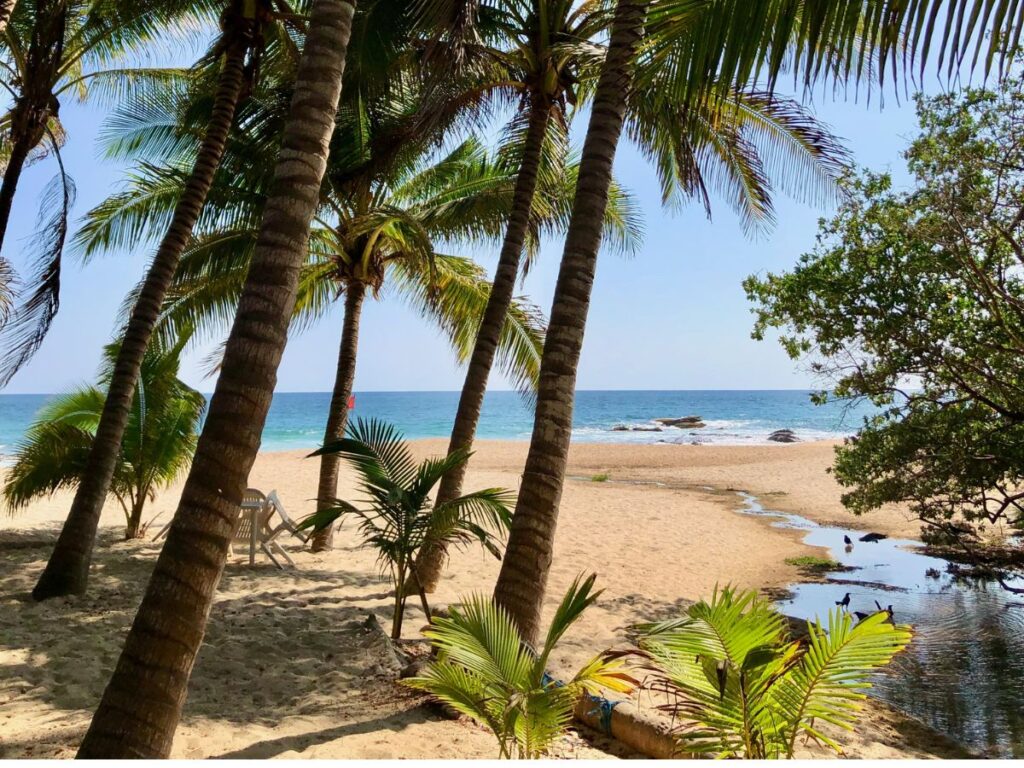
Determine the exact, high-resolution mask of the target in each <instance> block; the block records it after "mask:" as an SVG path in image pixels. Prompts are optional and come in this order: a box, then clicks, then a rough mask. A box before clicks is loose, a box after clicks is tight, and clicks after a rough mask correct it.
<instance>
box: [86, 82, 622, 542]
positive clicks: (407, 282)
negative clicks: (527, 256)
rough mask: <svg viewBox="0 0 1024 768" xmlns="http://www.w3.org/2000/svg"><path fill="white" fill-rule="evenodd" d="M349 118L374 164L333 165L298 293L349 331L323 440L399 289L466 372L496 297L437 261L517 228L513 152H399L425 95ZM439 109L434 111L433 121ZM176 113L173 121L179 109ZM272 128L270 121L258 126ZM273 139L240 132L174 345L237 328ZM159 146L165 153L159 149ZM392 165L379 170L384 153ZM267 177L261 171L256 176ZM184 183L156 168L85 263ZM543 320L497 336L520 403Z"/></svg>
mask: <svg viewBox="0 0 1024 768" xmlns="http://www.w3.org/2000/svg"><path fill="white" fill-rule="evenodd" d="M350 97H351V93H350V95H349V97H347V98H346V106H345V107H343V109H342V110H341V114H340V116H339V121H338V128H337V129H336V133H335V143H336V144H338V143H342V144H344V142H345V140H346V138H349V139H350V145H355V146H360V142H362V143H366V144H368V145H370V147H371V149H370V151H369V152H368V153H367V152H365V151H364V152H351V151H346V150H344V149H342V150H341V151H339V152H338V153H336V154H335V155H333V157H332V160H331V163H330V166H329V168H328V173H327V177H326V183H325V186H324V191H323V192H322V195H321V197H322V204H321V207H320V211H319V212H318V215H317V217H316V219H315V220H314V227H313V231H312V236H311V239H310V251H309V259H308V260H307V263H306V265H305V266H304V268H303V272H302V275H301V277H300V281H299V294H298V299H297V302H296V309H295V322H296V323H297V324H299V327H307V326H308V325H309V324H311V323H312V322H313V321H315V320H317V319H318V318H320V317H321V316H322V315H323V314H324V312H326V311H327V309H328V308H329V307H330V305H331V303H332V301H333V300H336V299H337V298H339V297H340V296H342V295H343V296H344V299H345V312H344V321H343V327H342V334H341V343H340V347H339V355H338V365H337V368H336V376H335V383H334V388H333V393H332V397H331V406H330V409H329V412H328V417H327V425H326V429H325V434H324V442H325V443H326V442H330V441H332V440H337V439H339V438H340V437H341V436H342V435H343V434H344V428H345V421H346V418H347V415H348V408H347V405H348V402H349V398H350V395H351V394H352V382H353V379H354V374H355V361H356V351H357V345H358V330H359V319H360V314H361V309H362V306H363V302H364V300H365V297H366V295H367V292H369V293H370V295H371V296H374V297H377V296H378V295H379V294H380V292H381V290H382V289H388V288H390V289H392V290H391V293H397V294H398V295H399V296H402V297H404V298H406V299H407V300H408V301H409V302H410V303H411V304H412V305H413V306H414V307H416V308H418V309H419V310H420V311H421V312H423V314H424V315H425V316H426V317H427V318H428V319H430V320H432V321H434V322H436V323H437V324H438V325H439V326H440V327H441V329H442V330H443V331H444V332H445V333H446V334H447V335H448V337H449V338H450V340H451V342H452V345H453V347H454V348H455V350H456V352H457V354H458V357H459V359H460V360H464V359H465V358H466V357H467V356H468V354H469V351H470V349H471V347H472V343H473V339H474V338H475V336H476V329H477V328H478V327H479V323H480V318H481V316H482V315H483V312H484V307H485V306H486V304H487V300H488V293H489V290H490V288H489V285H488V284H487V283H486V281H485V278H484V275H483V273H482V270H480V269H479V268H478V267H477V266H476V265H474V264H473V263H472V262H471V261H470V260H468V259H465V258H462V257H457V256H451V255H445V254H440V253H438V252H437V251H436V248H437V247H438V245H439V244H440V243H441V242H444V243H446V244H452V243H455V242H458V241H464V242H470V241H476V242H480V241H486V240H491V239H494V238H496V237H497V236H499V233H500V232H501V230H502V229H503V227H504V224H505V221H506V220H507V216H508V211H509V208H510V198H511V196H512V190H513V186H514V174H515V171H514V168H512V167H511V164H510V163H509V162H508V160H507V154H506V153H500V154H499V156H497V157H492V156H490V155H489V154H488V153H487V152H486V151H485V150H484V148H483V146H482V145H481V144H480V142H479V141H477V140H476V139H468V140H466V141H464V142H463V143H461V144H460V145H458V146H457V147H455V148H454V149H453V150H452V151H450V152H449V153H448V154H446V155H444V156H442V157H440V158H436V159H435V153H433V152H432V151H431V150H430V148H429V146H430V144H431V143H432V142H430V137H429V136H425V135H423V134H422V133H421V134H419V135H418V136H417V137H416V139H415V140H410V139H404V140H403V142H402V143H401V145H400V146H399V147H397V148H396V147H395V146H394V142H393V141H392V140H391V138H390V137H391V136H394V135H397V136H402V137H405V136H406V135H407V134H408V133H409V131H408V126H409V125H410V124H415V123H416V122H419V121H421V120H422V112H423V108H422V107H421V102H422V99H421V97H420V95H419V94H418V93H417V92H415V91H412V92H410V93H409V94H406V95H396V94H395V93H393V92H390V93H387V94H386V96H385V97H384V98H383V99H381V100H380V101H381V102H382V103H379V104H378V103H375V102H374V100H373V99H359V100H358V101H357V104H356V106H355V107H350V106H349V104H348V102H349V99H350ZM436 108H437V105H434V104H431V105H429V106H428V109H429V110H433V109H436ZM172 111H173V110H172ZM164 112H166V110H161V109H149V108H147V109H146V110H145V112H144V117H143V119H141V120H138V119H133V116H132V115H126V116H125V119H122V120H119V121H118V123H117V126H118V133H119V138H118V139H117V141H118V142H119V143H120V142H123V141H124V139H123V138H121V137H120V136H122V135H127V136H129V137H133V136H139V135H148V134H149V133H150V132H151V131H153V130H155V129H156V128H157V127H158V126H161V125H164V124H166V123H167V122H168V116H167V115H165V114H164ZM254 122H258V123H259V124H260V125H261V126H267V125H273V124H274V118H273V116H272V115H265V116H264V117H263V118H260V119H258V120H254ZM266 134H267V129H266V128H265V127H263V128H261V130H260V131H258V132H256V135H255V136H253V137H249V136H248V135H247V134H246V133H245V132H242V131H239V132H236V134H235V135H234V137H233V138H232V141H231V146H230V147H229V149H228V151H227V153H226V156H225V167H226V168H227V170H228V172H227V173H225V174H222V175H221V179H220V181H219V182H218V183H217V184H216V185H215V188H214V190H213V191H212V193H211V200H210V203H209V204H208V206H207V209H206V212H205V213H204V218H205V219H206V221H205V222H203V223H201V224H200V226H199V230H200V235H199V236H198V237H197V239H196V242H195V243H194V244H193V246H191V247H190V248H189V249H188V251H187V252H186V255H185V256H184V259H183V261H182V263H181V264H180V266H179V270H178V275H177V277H176V279H175V285H174V286H173V287H172V289H171V294H170V296H169V300H168V302H167V305H166V306H165V308H164V310H163V313H162V319H161V323H160V329H159V331H158V332H159V333H160V334H161V335H162V336H164V337H165V338H167V339H171V338H174V334H175V332H176V329H177V328H179V327H182V326H186V327H190V328H191V327H196V328H203V329H204V330H205V331H206V332H207V333H209V332H211V331H212V330H213V326H215V325H216V322H215V321H216V320H218V319H223V318H226V317H230V315H231V313H232V312H233V311H234V308H235V307H236V306H237V297H238V294H239V293H240V291H241V286H242V284H243V282H244V278H245V272H246V270H247V269H248V265H249V260H250V258H251V254H252V248H253V245H254V242H255V232H254V231H253V227H254V224H253V223H252V222H255V221H256V220H257V218H258V212H259V210H260V208H261V206H262V204H263V200H264V197H265V194H264V193H263V192H262V191H261V190H262V189H265V188H266V183H265V182H264V181H263V180H261V179H259V178H258V177H254V175H253V174H254V171H253V169H252V168H251V164H250V163H248V161H247V158H249V157H252V156H254V155H255V154H258V153H259V151H260V150H261V148H262V147H261V144H260V142H261V141H262V140H263V139H262V137H263V136H265V135H266ZM156 145H157V147H158V148H160V147H161V146H162V142H156ZM381 153H382V154H384V155H386V157H387V158H388V162H386V163H382V162H379V161H377V160H376V159H375V157H374V155H376V154H381ZM577 167H578V166H577V164H576V163H574V162H573V161H572V158H571V157H570V158H569V165H568V167H566V168H565V169H564V173H562V174H560V175H558V176H557V177H556V175H555V174H550V175H548V176H547V177H546V181H545V184H544V186H543V194H542V195H540V196H539V197H538V199H537V200H535V202H534V205H533V209H532V211H531V214H530V221H529V223H528V248H529V249H530V250H531V251H533V250H534V249H536V247H537V245H538V242H539V238H540V236H541V235H542V234H543V233H546V232H554V231H557V230H558V229H559V228H560V227H561V226H563V224H564V222H565V220H566V219H567V216H568V210H569V206H570V204H571V194H572V190H573V180H574V178H575V171H576V169H577ZM256 173H257V174H258V173H259V171H258V170H256ZM178 184H179V181H178V177H177V173H176V171H175V170H174V169H173V168H158V167H154V166H153V165H152V164H151V163H149V162H148V161H147V162H146V163H145V164H144V165H143V167H142V169H141V170H140V171H139V172H137V174H136V176H135V178H134V179H133V181H132V183H131V184H129V185H128V187H127V188H126V189H125V190H124V191H123V192H120V193H118V194H116V195H114V196H112V197H110V198H108V199H107V200H106V201H104V202H103V203H102V204H100V206H98V207H97V208H96V209H94V210H93V211H92V212H90V214H89V216H88V219H87V222H86V224H85V226H84V227H83V228H82V230H81V232H80V233H79V238H78V242H79V245H80V246H81V247H82V248H83V250H84V251H85V252H86V253H87V254H92V253H95V252H96V251H98V250H102V249H105V248H107V247H109V246H110V245H111V244H122V243H123V242H124V241H125V240H126V239H128V238H129V237H130V238H135V237H137V233H138V232H140V231H143V230H145V229H146V228H147V226H151V222H153V221H159V220H160V219H161V218H162V216H163V215H164V212H165V210H166V209H167V207H168V206H169V205H170V203H171V200H173V195H168V194H167V191H168V190H173V189H174V188H176V186H177V185H178ZM638 232H639V225H638V224H637V222H636V221H635V213H634V209H633V206H632V203H631V200H630V198H629V196H628V195H627V194H626V193H624V192H623V191H622V190H621V189H619V188H618V187H613V199H612V204H611V205H610V206H609V209H608V216H607V225H606V234H607V236H608V237H609V239H610V240H612V241H613V242H615V243H616V245H617V246H619V247H621V248H629V247H631V246H632V244H633V241H634V240H635V239H636V238H637V237H638V236H639V235H638ZM541 334H542V327H541V326H540V325H539V313H538V312H536V310H534V309H533V308H532V307H531V306H530V305H529V304H528V303H526V302H525V301H524V300H522V299H519V300H516V301H515V302H514V303H513V305H512V307H511V309H510V311H509V312H508V314H507V315H506V320H505V324H504V328H503V330H502V335H501V337H500V338H499V350H498V351H499V355H500V362H501V364H502V367H503V369H504V370H505V372H506V374H508V375H510V376H511V378H512V379H513V381H515V382H516V383H517V385H518V386H519V388H520V389H521V390H523V391H527V390H529V391H531V392H532V390H533V388H534V386H535V384H536V373H537V368H538V360H539V349H540V344H541V341H542V335H541ZM337 471H338V460H337V457H335V456H334V455H332V454H324V455H323V456H322V457H321V466H320V479H319V485H318V491H317V495H316V498H317V499H320V500H325V501H323V502H322V503H327V502H326V500H330V499H332V498H333V497H334V496H335V495H336V493H337ZM330 535H331V530H330V529H324V530H323V531H320V532H318V533H317V535H316V536H314V539H313V549H314V551H317V550H320V549H325V548H327V547H329V546H330Z"/></svg>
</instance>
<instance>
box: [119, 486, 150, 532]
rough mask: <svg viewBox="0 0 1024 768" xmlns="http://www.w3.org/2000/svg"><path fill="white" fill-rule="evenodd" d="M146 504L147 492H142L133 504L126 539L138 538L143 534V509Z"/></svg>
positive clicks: (126, 529)
mask: <svg viewBox="0 0 1024 768" xmlns="http://www.w3.org/2000/svg"><path fill="white" fill-rule="evenodd" d="M145 506H146V494H145V493H142V494H140V495H139V497H138V498H137V499H135V501H134V503H133V504H132V509H131V513H130V514H129V515H128V526H127V527H126V528H125V532H124V537H125V539H126V540H131V539H137V538H139V537H140V536H142V510H143V509H144V508H145Z"/></svg>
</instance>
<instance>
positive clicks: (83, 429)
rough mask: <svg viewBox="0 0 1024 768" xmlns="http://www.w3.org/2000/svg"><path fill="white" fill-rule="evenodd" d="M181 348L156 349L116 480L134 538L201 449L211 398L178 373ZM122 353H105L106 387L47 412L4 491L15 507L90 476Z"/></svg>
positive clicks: (113, 489)
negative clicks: (150, 505)
mask: <svg viewBox="0 0 1024 768" xmlns="http://www.w3.org/2000/svg"><path fill="white" fill-rule="evenodd" d="M181 346H182V345H181V344H179V345H178V346H177V347H174V348H172V349H166V350H165V349H160V348H158V347H152V348H151V349H150V351H149V352H148V353H147V354H146V357H145V359H144V360H143V364H142V371H141V375H140V377H139V381H138V383H137V385H136V387H135V397H134V398H133V400H132V410H131V416H130V417H129V419H128V425H127V427H126V429H125V439H124V441H123V442H122V444H121V450H120V453H119V454H118V457H117V464H116V466H115V468H114V476H113V480H112V482H111V484H110V493H111V495H113V496H114V498H116V499H117V501H118V503H119V504H120V505H121V508H122V509H123V510H124V517H125V538H126V539H133V538H136V537H138V536H142V535H144V533H145V527H144V526H143V524H142V515H143V510H144V509H145V505H146V501H147V500H151V499H153V498H154V497H155V495H156V492H157V490H158V489H159V488H161V487H166V486H168V485H170V484H171V483H173V482H174V481H175V480H176V479H177V478H178V477H179V476H180V475H181V473H182V471H184V470H185V469H186V468H187V467H188V465H189V462H190V461H191V460H192V453H193V452H194V451H195V447H196V440H197V438H198V428H199V420H200V417H201V416H202V412H203V408H204V406H205V404H206V401H205V400H204V399H203V396H202V395H201V394H199V393H198V392H196V391H195V390H193V389H191V388H190V387H188V386H187V385H186V384H185V383H184V382H182V381H181V380H180V379H179V378H178V365H179V362H178V361H179V355H180V352H181ZM116 358H117V345H116V344H112V345H110V346H108V347H107V348H106V350H105V353H104V364H103V368H102V370H101V372H100V384H99V386H91V387H85V388H82V389H77V390H74V391H73V392H69V393H67V394H64V395H60V396H58V397H56V398H54V399H53V400H51V401H50V402H48V403H46V405H44V406H43V407H42V409H40V411H39V413H38V414H37V415H36V420H35V422H33V424H32V425H31V426H30V427H29V428H28V430H27V431H26V433H25V438H24V440H23V441H22V442H21V443H20V444H19V445H18V447H17V450H16V452H15V455H14V464H13V466H12V467H11V468H10V470H9V471H8V472H7V474H6V478H5V483H4V489H3V494H4V500H5V501H6V502H7V506H8V508H9V509H10V510H12V511H16V510H18V509H20V508H22V507H24V506H25V505H27V504H28V503H29V502H31V501H32V500H33V499H36V498H39V497H40V496H48V495H50V494H52V493H54V492H55V491H58V490H60V489H62V488H74V487H76V486H77V485H78V484H79V483H80V482H81V481H82V476H83V474H84V473H85V472H86V466H87V458H88V454H89V449H90V447H91V446H92V443H93V440H94V439H95V437H96V427H97V425H98V424H99V420H100V414H101V413H102V412H103V402H104V400H105V399H106V387H107V386H109V383H110V379H111V377H112V376H113V371H114V362H115V360H116Z"/></svg>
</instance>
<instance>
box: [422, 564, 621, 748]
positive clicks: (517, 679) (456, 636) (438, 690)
mask: <svg viewBox="0 0 1024 768" xmlns="http://www.w3.org/2000/svg"><path fill="white" fill-rule="evenodd" d="M596 579H597V577H596V576H595V575H593V574H591V575H590V576H588V577H586V578H583V577H581V576H580V577H577V578H576V579H575V580H574V581H573V583H572V585H571V586H570V587H569V590H568V592H566V594H565V597H564V598H562V602H561V604H560V605H559V606H558V609H557V610H556V611H555V615H554V617H553V618H552V620H551V626H550V627H549V628H548V632H547V635H546V636H545V638H544V645H543V646H542V647H541V649H540V652H539V653H534V652H533V651H532V649H530V648H529V647H528V646H527V645H526V644H525V643H523V642H522V641H521V639H520V637H519V632H518V630H517V629H516V625H515V623H514V622H513V621H512V619H511V617H510V616H509V615H508V614H507V613H506V612H505V611H504V610H502V609H501V608H500V607H499V606H497V605H495V604H494V602H493V601H491V600H489V599H487V598H485V597H483V596H481V595H475V596H472V597H470V598H468V599H465V600H460V601H459V607H454V606H453V607H452V609H451V617H450V618H437V619H435V620H433V621H432V622H431V626H430V628H428V629H427V630H426V632H425V634H426V635H427V637H429V638H430V642H431V645H433V647H434V650H435V651H436V652H437V659H436V660H435V661H433V662H431V663H430V665H429V666H428V667H427V669H426V670H425V671H424V673H423V674H422V676H420V677H414V678H412V679H410V680H406V681H405V683H406V685H408V686H410V687H412V688H416V689H419V690H422V691H427V692H429V693H431V694H433V695H434V696H436V697H437V698H438V699H440V700H441V701H442V702H444V703H445V704H447V705H448V706H450V707H452V708H454V709H455V710H456V711H458V712H461V713H462V714H464V715H467V716H468V717H471V718H473V719H474V720H476V721H477V722H478V723H481V724H482V725H485V726H486V727H487V728H488V729H490V731H491V732H492V733H493V734H494V736H495V738H497V740H498V756H499V757H502V758H512V757H520V758H527V759H531V758H539V757H543V756H544V753H546V752H547V751H548V749H549V748H550V747H551V745H552V744H553V743H554V742H555V740H556V739H557V738H558V737H559V736H561V735H562V734H563V733H564V732H565V730H566V729H567V728H568V727H569V723H570V722H571V721H572V712H573V707H574V706H575V705H576V702H577V701H579V700H580V699H581V698H582V697H583V696H586V695H588V694H590V695H598V694H602V693H604V692H605V690H612V691H616V692H618V693H628V692H629V691H630V690H632V688H633V687H634V685H635V683H636V681H635V680H634V679H633V678H632V677H630V676H629V675H628V674H626V673H625V672H624V670H623V669H622V661H621V659H615V658H612V657H611V656H610V655H608V654H601V655H599V656H597V657H595V658H594V659H592V660H591V661H589V662H588V663H587V664H585V665H584V666H583V667H582V668H581V669H580V671H579V672H577V673H576V674H575V675H574V676H573V677H572V679H570V680H567V681H565V682H562V681H560V680H555V679H554V678H552V677H551V675H549V674H548V669H547V666H548V661H549V660H550V659H551V654H552V653H553V652H554V650H555V646H556V645H557V644H558V641H559V640H561V638H562V636H563V635H565V633H566V632H567V631H568V630H569V628H570V627H571V626H572V625H573V624H574V623H575V622H576V621H577V620H578V619H579V618H580V616H582V615H583V611H585V610H586V609H587V608H589V607H590V606H591V605H593V604H594V603H595V602H597V599H598V598H599V597H600V596H601V591H600V590H598V591H597V592H594V591H593V589H594V582H595V581H596Z"/></svg>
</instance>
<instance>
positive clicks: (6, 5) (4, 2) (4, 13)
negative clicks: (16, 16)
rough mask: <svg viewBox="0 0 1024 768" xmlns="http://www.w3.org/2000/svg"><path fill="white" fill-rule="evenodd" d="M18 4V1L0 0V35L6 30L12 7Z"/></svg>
mask: <svg viewBox="0 0 1024 768" xmlns="http://www.w3.org/2000/svg"><path fill="white" fill-rule="evenodd" d="M17 4H18V0H0V35H2V34H3V33H4V30H5V29H7V22H8V21H10V20H11V14H12V13H14V6H16V5H17Z"/></svg>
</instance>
